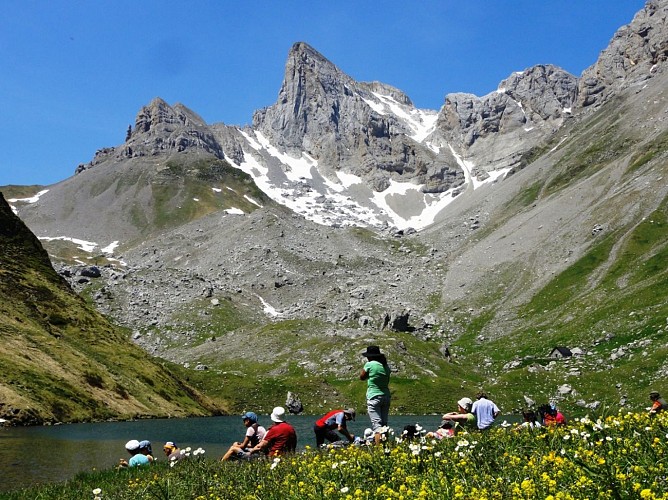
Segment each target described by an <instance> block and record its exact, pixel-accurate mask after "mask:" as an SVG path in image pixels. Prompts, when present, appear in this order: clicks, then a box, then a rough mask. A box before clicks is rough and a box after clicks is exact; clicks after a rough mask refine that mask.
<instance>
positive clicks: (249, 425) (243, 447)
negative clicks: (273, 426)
mask: <svg viewBox="0 0 668 500" xmlns="http://www.w3.org/2000/svg"><path fill="white" fill-rule="evenodd" d="M241 419H242V420H243V422H244V425H245V426H246V435H245V436H244V440H243V441H242V442H241V443H239V442H236V441H235V442H234V444H233V445H232V446H230V449H229V450H227V452H226V453H225V455H224V456H223V458H222V459H221V460H230V459H235V458H237V459H249V458H250V457H251V452H250V449H251V448H254V447H255V446H257V445H258V444H259V443H260V441H262V440H263V439H264V436H265V434H266V433H267V431H266V429H265V428H264V427H262V426H261V425H259V424H258V422H257V415H256V414H255V413H253V412H252V411H247V412H246V413H244V414H243V415H241Z"/></svg>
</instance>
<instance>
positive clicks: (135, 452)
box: [118, 439, 151, 467]
mask: <svg viewBox="0 0 668 500" xmlns="http://www.w3.org/2000/svg"><path fill="white" fill-rule="evenodd" d="M125 449H126V450H127V452H128V453H129V454H130V459H129V460H125V459H124V458H121V462H120V464H119V465H118V466H119V467H139V466H142V465H149V464H150V463H151V462H150V460H149V459H148V457H147V456H146V455H144V454H143V453H142V452H141V447H140V445H139V441H137V440H136V439H131V440H130V441H128V442H127V443H125Z"/></svg>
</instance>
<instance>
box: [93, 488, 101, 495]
mask: <svg viewBox="0 0 668 500" xmlns="http://www.w3.org/2000/svg"><path fill="white" fill-rule="evenodd" d="M100 493H102V489H101V488H95V489H94V490H93V495H99V494H100Z"/></svg>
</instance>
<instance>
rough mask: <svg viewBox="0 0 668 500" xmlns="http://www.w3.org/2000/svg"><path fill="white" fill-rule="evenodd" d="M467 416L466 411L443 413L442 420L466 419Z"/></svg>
mask: <svg viewBox="0 0 668 500" xmlns="http://www.w3.org/2000/svg"><path fill="white" fill-rule="evenodd" d="M467 418H468V415H467V414H466V413H446V414H445V415H443V420H466V419H467Z"/></svg>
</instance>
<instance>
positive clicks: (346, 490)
mask: <svg viewBox="0 0 668 500" xmlns="http://www.w3.org/2000/svg"><path fill="white" fill-rule="evenodd" d="M349 491H350V488H348V487H347V486H344V487H343V488H341V493H348V492H349Z"/></svg>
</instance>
